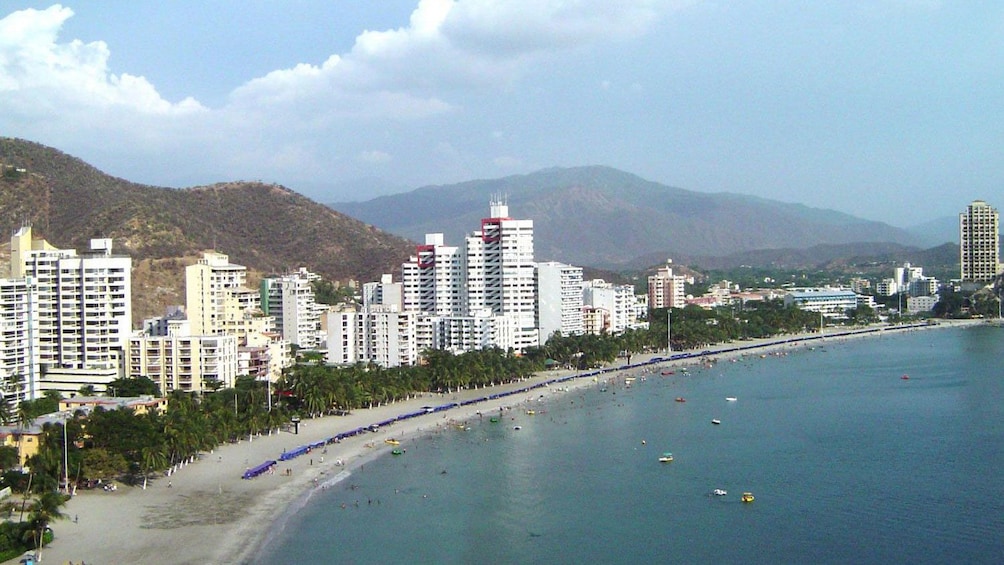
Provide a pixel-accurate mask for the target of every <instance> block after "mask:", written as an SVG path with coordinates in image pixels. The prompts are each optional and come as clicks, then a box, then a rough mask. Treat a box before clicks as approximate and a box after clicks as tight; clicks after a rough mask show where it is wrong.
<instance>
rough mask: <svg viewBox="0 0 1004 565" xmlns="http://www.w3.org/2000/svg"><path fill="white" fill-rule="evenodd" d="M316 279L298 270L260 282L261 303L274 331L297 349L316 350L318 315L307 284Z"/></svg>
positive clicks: (319, 322)
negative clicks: (272, 319) (271, 320)
mask: <svg viewBox="0 0 1004 565" xmlns="http://www.w3.org/2000/svg"><path fill="white" fill-rule="evenodd" d="M317 278H318V277H317V275H314V274H313V273H310V272H309V271H307V270H306V269H303V268H301V269H300V270H299V271H297V272H296V273H291V274H288V275H283V276H281V277H269V278H265V279H262V281H261V304H262V310H263V311H264V313H265V315H266V316H273V317H274V318H275V325H276V331H277V332H279V333H280V334H282V338H283V339H284V340H286V341H288V342H290V343H292V344H294V345H296V346H297V347H300V348H301V349H317V348H318V347H320V333H321V312H320V310H319V309H318V308H317V303H316V302H315V301H314V289H313V287H311V285H310V283H311V281H313V280H316V279H317Z"/></svg>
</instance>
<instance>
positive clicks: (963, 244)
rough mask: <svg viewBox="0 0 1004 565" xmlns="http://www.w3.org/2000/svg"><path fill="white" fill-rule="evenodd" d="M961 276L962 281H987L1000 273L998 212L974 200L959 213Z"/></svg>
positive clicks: (984, 203)
mask: <svg viewBox="0 0 1004 565" xmlns="http://www.w3.org/2000/svg"><path fill="white" fill-rule="evenodd" d="M959 235H960V238H959V241H960V246H959V249H960V253H961V258H960V261H959V263H960V266H961V277H962V281H963V282H964V283H966V282H968V283H989V282H991V281H993V280H994V277H996V276H997V275H998V274H999V273H1000V272H1001V264H1000V214H998V212H997V210H996V209H995V208H993V207H992V206H990V205H989V204H987V203H986V202H984V201H982V200H974V201H973V203H972V204H970V205H969V206H967V207H966V210H965V211H964V212H962V213H961V214H959Z"/></svg>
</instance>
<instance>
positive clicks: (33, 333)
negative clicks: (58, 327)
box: [0, 278, 40, 406]
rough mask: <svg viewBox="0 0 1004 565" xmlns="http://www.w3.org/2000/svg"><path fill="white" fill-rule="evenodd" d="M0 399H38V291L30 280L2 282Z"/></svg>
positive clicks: (0, 303)
mask: <svg viewBox="0 0 1004 565" xmlns="http://www.w3.org/2000/svg"><path fill="white" fill-rule="evenodd" d="M0 330H2V331H0V395H2V396H3V398H5V399H7V400H10V401H11V405H12V406H16V405H17V403H18V402H20V401H22V400H32V399H35V398H38V397H39V396H40V394H39V390H40V387H39V383H38V377H39V365H38V338H39V336H38V291H37V289H36V288H35V283H34V281H32V280H31V279H30V278H24V279H0Z"/></svg>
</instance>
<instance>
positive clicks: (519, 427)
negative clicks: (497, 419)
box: [512, 426, 523, 430]
mask: <svg viewBox="0 0 1004 565" xmlns="http://www.w3.org/2000/svg"><path fill="white" fill-rule="evenodd" d="M512 429H514V430H522V429H523V426H513V427H512Z"/></svg>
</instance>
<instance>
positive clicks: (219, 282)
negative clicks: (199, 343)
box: [185, 252, 247, 335]
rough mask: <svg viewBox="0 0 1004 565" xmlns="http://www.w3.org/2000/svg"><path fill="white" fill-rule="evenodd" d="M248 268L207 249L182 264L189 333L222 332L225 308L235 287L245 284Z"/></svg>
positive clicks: (239, 288) (206, 333)
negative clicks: (196, 261)
mask: <svg viewBox="0 0 1004 565" xmlns="http://www.w3.org/2000/svg"><path fill="white" fill-rule="evenodd" d="M246 280H247V268H246V267H244V266H243V265H235V264H232V263H230V257H228V256H227V255H225V254H223V253H215V252H206V253H203V254H202V259H199V262H198V263H196V264H195V265H189V266H188V267H185V298H186V301H185V306H186V311H187V313H188V320H189V322H191V328H192V335H212V334H220V333H224V331H223V325H224V308H225V304H226V301H227V299H228V298H229V297H230V295H231V293H232V292H234V291H239V290H241V289H243V290H247V289H246V287H245V284H246Z"/></svg>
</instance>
